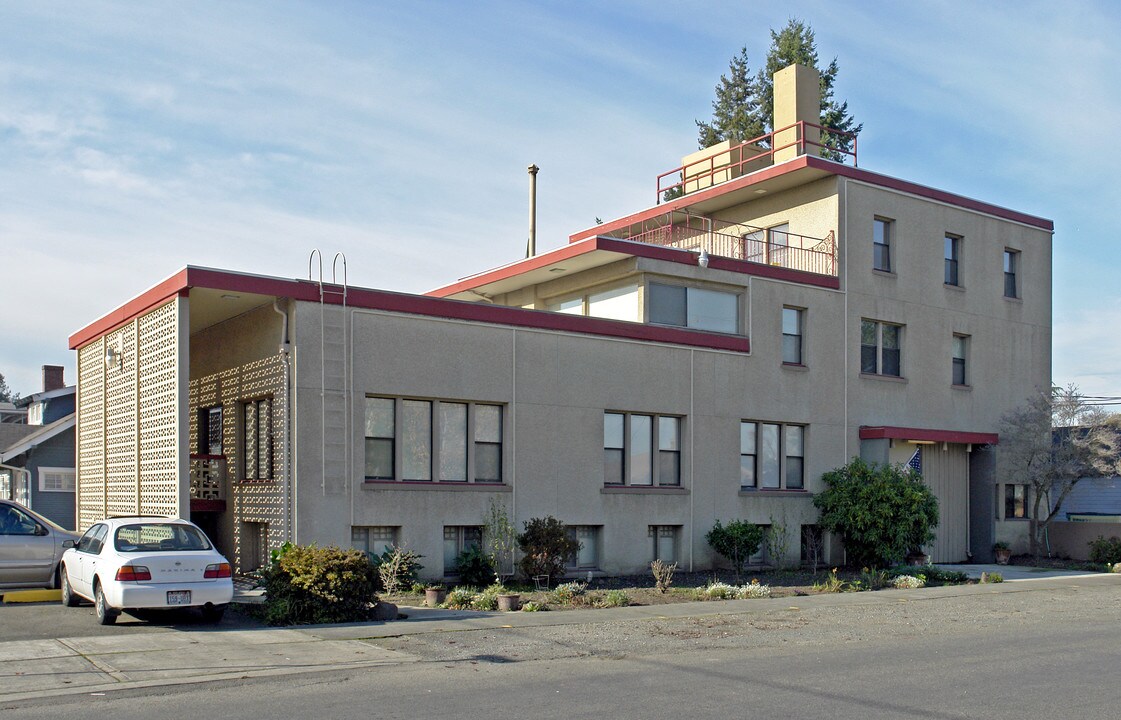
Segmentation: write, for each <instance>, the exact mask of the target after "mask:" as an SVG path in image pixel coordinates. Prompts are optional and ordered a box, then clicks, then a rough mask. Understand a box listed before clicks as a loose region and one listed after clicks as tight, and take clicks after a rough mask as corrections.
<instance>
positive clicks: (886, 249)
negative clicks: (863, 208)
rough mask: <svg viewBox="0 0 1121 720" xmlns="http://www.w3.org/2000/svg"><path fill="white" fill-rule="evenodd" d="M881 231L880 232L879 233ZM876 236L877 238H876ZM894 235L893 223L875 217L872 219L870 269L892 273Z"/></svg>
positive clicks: (889, 220)
mask: <svg viewBox="0 0 1121 720" xmlns="http://www.w3.org/2000/svg"><path fill="white" fill-rule="evenodd" d="M881 229H882V231H881ZM877 235H878V236H879V237H877ZM894 235H895V221H894V220H892V219H891V218H885V217H881V216H879V215H875V216H873V217H872V269H873V270H877V271H879V272H883V273H892V272H894V270H893V269H892V268H894V267H895V266H894V264H893V263H892V257H891V248H892V240H893V239H894Z"/></svg>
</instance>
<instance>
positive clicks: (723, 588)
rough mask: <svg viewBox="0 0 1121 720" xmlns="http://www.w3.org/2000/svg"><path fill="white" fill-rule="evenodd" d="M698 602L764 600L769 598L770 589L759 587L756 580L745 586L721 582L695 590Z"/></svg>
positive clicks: (763, 586)
mask: <svg viewBox="0 0 1121 720" xmlns="http://www.w3.org/2000/svg"><path fill="white" fill-rule="evenodd" d="M696 596H697V598H698V599H700V600H737V599H746V598H765V597H770V596H771V587H770V586H769V585H761V584H759V581H758V580H752V581H751V582H750V583H748V584H747V585H740V586H736V585H729V584H728V583H723V582H712V583H709V584H708V585H705V586H704V587H699V588H697V590H696Z"/></svg>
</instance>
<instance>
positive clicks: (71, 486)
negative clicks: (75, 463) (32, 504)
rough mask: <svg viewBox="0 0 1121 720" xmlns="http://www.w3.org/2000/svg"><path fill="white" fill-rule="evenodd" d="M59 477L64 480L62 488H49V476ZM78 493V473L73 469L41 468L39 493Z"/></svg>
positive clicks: (44, 466)
mask: <svg viewBox="0 0 1121 720" xmlns="http://www.w3.org/2000/svg"><path fill="white" fill-rule="evenodd" d="M48 475H57V476H59V477H61V478H62V486H61V487H47V476H48ZM77 491H78V471H77V469H76V468H72V467H48V466H46V465H40V466H39V492H49V493H66V492H69V493H72V492H77Z"/></svg>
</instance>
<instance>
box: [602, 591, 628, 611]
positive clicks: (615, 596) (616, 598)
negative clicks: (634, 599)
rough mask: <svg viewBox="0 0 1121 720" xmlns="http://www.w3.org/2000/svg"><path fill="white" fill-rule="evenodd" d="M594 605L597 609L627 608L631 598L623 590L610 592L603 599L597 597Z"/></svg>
mask: <svg viewBox="0 0 1121 720" xmlns="http://www.w3.org/2000/svg"><path fill="white" fill-rule="evenodd" d="M594 604H595V606H596V607H608V608H613V607H627V606H628V605H630V604H631V598H630V595H627V594H626V593H625V592H623V591H622V590H608V591H607V592H605V593H604V594H603V596H602V597H597V598H596V601H595V603H594Z"/></svg>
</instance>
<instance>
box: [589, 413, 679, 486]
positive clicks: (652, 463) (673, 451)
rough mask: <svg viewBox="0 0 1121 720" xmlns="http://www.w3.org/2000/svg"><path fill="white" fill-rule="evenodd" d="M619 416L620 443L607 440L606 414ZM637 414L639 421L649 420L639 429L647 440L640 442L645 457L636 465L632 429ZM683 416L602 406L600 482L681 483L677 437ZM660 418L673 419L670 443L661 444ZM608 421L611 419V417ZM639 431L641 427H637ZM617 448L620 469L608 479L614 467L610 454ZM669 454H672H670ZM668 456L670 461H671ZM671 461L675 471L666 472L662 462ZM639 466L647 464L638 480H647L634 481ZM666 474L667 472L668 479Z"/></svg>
mask: <svg viewBox="0 0 1121 720" xmlns="http://www.w3.org/2000/svg"><path fill="white" fill-rule="evenodd" d="M620 416H621V417H622V421H623V427H622V443H623V444H622V446H618V445H609V444H608V436H607V435H608V427H607V424H608V417H612V418H615V417H620ZM637 418H641V422H642V423H645V422H646V421H647V420H649V425H650V426H649V431H648V433H647V432H643V433H642V439H643V440H644V441H646V440H648V441H649V442H648V443H644V445H643V447H644V448H646V449H647V450H648V451H649V453H648V460H646V461H643V462H642V465H639V463H638V461H639V460H640V459H641V458H640V457H639V448H636V447H635V442H634V441H635V439H636V435H635V432H636V429H635V420H636V419H637ZM684 419H685V416H684V415H675V414H671V413H644V412H627V411H623V410H604V411H603V452H604V456H603V458H604V459H603V469H604V476H603V486H604V487H615V488H617V487H628V488H669V487H674V488H677V487H682V462H681V454H682V451H681V447H682V443H681V438H682V425H683V421H684ZM663 421H665V425H667V426H668V425H669V424H670V423H673V424H674V425H675V426H676V427H675V428H674V432H673V436H674V437H673V439H674V442H673V443H670V445H672V446H673V447H663V446H664V445H665V444H666V443H665V438H664V437H663V435H662V427H663ZM611 422H612V423H614V422H615V420H612V421H611ZM640 431H642V430H641V428H640ZM620 452H621V455H622V463H621V473H620V478H619V481H618V482H611V481H609V478H608V474H607V473H608V469H609V468H610V469H614V467H615V465H614V462H615V460H614V458H616V457H617V455H618V454H619V453H620ZM670 456H672V458H671V457H670ZM671 460H672V462H671ZM667 463H668V464H672V465H673V467H674V470H675V472H667V468H666V467H665V465H666V464H667ZM643 466H648V470H649V473H648V474H644V475H643V476H642V478H640V480H645V479H646V478H647V477H648V478H649V482H642V481H636V477H638V476H637V475H636V472H637V471H638V470H640V469H643ZM666 475H671V476H673V477H671V478H670V479H669V480H668V481H667V480H666V479H664V478H665V476H666Z"/></svg>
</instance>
